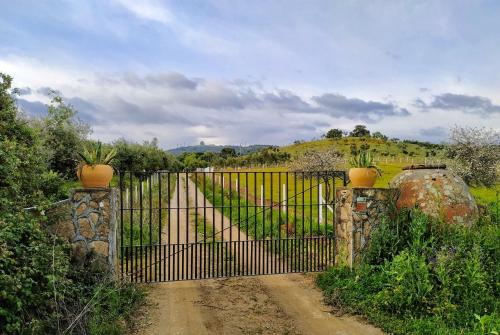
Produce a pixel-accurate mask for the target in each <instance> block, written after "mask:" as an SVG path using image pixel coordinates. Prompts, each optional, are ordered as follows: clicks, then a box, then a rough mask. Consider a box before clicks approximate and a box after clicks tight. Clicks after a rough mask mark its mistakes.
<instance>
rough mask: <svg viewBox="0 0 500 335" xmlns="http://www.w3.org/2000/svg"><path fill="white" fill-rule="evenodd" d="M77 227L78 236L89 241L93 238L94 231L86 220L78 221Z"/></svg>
mask: <svg viewBox="0 0 500 335" xmlns="http://www.w3.org/2000/svg"><path fill="white" fill-rule="evenodd" d="M78 226H79V227H80V235H82V236H83V237H85V238H88V239H91V238H93V237H94V235H95V234H94V230H93V229H92V224H91V223H90V220H89V219H88V218H81V219H78Z"/></svg>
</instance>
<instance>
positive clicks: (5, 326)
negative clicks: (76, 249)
mask: <svg viewBox="0 0 500 335" xmlns="http://www.w3.org/2000/svg"><path fill="white" fill-rule="evenodd" d="M68 247H69V246H68V245H66V244H63V243H62V242H60V241H58V240H55V239H53V238H52V237H50V236H48V235H47V234H46V233H45V232H44V231H43V230H42V229H41V228H40V227H39V224H38V222H37V221H36V220H35V219H33V218H32V217H30V216H29V215H27V214H18V215H11V214H4V215H3V216H2V217H1V218H0V301H1V302H2V303H1V304H0V334H57V333H62V332H63V331H64V330H66V329H69V330H71V333H73V334H122V333H123V331H124V327H125V326H126V323H125V322H123V320H124V319H127V318H128V316H129V315H130V313H131V311H132V310H133V308H135V307H137V306H139V305H140V303H141V301H142V300H143V298H144V293H143V292H142V291H141V290H138V288H137V287H136V286H133V285H131V284H118V283H114V282H112V281H109V280H108V279H107V278H103V277H102V276H101V275H99V274H98V273H92V272H91V271H89V269H88V268H83V269H81V270H74V269H73V268H72V267H70V260H69V256H68V255H69V254H68ZM82 311H83V313H81V312H82Z"/></svg>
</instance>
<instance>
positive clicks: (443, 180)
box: [390, 166, 478, 225]
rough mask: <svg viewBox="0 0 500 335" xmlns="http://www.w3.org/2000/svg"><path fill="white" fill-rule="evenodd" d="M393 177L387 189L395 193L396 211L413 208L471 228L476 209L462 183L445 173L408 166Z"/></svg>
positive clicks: (444, 170)
mask: <svg viewBox="0 0 500 335" xmlns="http://www.w3.org/2000/svg"><path fill="white" fill-rule="evenodd" d="M403 170H404V171H403V172H401V173H400V174H398V175H397V176H395V177H394V178H393V179H392V180H391V182H390V186H391V188H396V189H398V190H399V196H398V200H397V203H396V204H397V207H398V208H402V207H408V208H413V207H414V206H415V205H417V206H418V207H419V208H420V209H421V210H422V211H423V212H424V213H425V214H427V215H430V216H433V217H436V218H442V219H443V220H444V221H445V222H447V223H451V224H466V225H469V224H472V222H473V221H474V220H475V219H476V218H477V215H478V209H477V205H476V202H475V200H474V197H473V196H472V194H471V193H470V192H469V188H468V187H467V185H466V184H465V183H464V181H463V180H462V179H461V178H460V177H458V176H455V175H454V174H453V173H452V172H451V171H449V170H446V169H441V168H440V169H436V168H429V167H425V166H417V167H414V166H411V167H407V168H404V169H403Z"/></svg>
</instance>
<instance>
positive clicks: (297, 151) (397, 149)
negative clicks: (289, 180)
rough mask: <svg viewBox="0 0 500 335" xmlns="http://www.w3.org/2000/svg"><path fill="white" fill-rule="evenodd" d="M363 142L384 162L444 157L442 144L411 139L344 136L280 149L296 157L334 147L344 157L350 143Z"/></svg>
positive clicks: (348, 151) (421, 160) (415, 160)
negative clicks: (395, 140) (311, 151)
mask: <svg viewBox="0 0 500 335" xmlns="http://www.w3.org/2000/svg"><path fill="white" fill-rule="evenodd" d="M363 144H366V145H368V146H369V149H370V151H371V152H372V154H373V155H374V157H375V159H376V160H377V161H380V162H385V161H386V160H387V161H397V162H411V161H412V159H413V162H414V163H423V162H424V161H426V158H427V160H430V159H433V160H440V159H443V158H444V152H443V146H442V145H437V144H429V143H416V142H411V141H399V142H394V141H390V140H387V141H386V140H382V139H377V138H358V137H344V138H341V139H321V140H316V141H310V142H301V143H295V144H292V145H288V146H284V147H282V148H280V149H281V150H282V151H284V152H287V153H289V154H290V155H292V157H297V156H300V155H301V154H302V153H304V152H305V151H307V150H319V151H322V150H327V149H331V148H335V149H336V150H338V151H340V152H343V153H344V154H345V156H346V157H349V154H350V151H351V146H352V145H356V146H357V147H358V148H359V147H360V146H361V145H363Z"/></svg>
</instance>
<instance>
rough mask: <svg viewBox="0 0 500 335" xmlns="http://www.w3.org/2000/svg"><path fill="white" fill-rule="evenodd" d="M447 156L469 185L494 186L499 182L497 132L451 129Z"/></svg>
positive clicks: (454, 168)
mask: <svg viewBox="0 0 500 335" xmlns="http://www.w3.org/2000/svg"><path fill="white" fill-rule="evenodd" d="M450 142H451V143H450V146H449V147H448V148H447V155H448V157H450V158H452V159H453V162H452V163H453V164H452V166H451V168H452V169H453V171H454V172H455V173H456V174H458V175H459V176H460V177H462V178H463V179H464V180H465V182H466V183H467V184H469V185H485V186H491V185H493V184H495V183H496V182H497V181H498V170H497V168H498V165H499V164H500V132H498V131H496V130H494V129H487V128H473V127H458V126H457V127H455V128H453V129H452V130H451V135H450Z"/></svg>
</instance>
